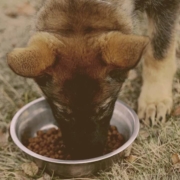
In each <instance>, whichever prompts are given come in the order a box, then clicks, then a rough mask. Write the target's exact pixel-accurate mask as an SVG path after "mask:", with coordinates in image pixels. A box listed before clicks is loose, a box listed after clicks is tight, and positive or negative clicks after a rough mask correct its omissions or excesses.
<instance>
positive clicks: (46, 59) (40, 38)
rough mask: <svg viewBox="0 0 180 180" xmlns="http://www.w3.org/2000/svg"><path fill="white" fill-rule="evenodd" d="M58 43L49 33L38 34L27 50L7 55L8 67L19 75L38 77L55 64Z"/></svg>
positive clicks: (15, 50)
mask: <svg viewBox="0 0 180 180" xmlns="http://www.w3.org/2000/svg"><path fill="white" fill-rule="evenodd" d="M58 43H59V42H58V40H57V39H56V38H55V37H54V36H52V35H50V34H48V33H36V34H35V35H34V36H32V38H31V39H30V41H29V43H28V46H27V47H26V48H16V49H14V50H13V51H12V52H11V53H9V54H8V55H7V62H8V65H9V66H10V68H11V69H12V70H13V71H14V72H15V73H16V74H18V75H21V76H25V77H36V76H38V75H40V74H41V73H43V71H44V70H45V69H46V68H47V67H49V66H51V65H52V64H53V63H54V61H55V56H56V48H57V44H58Z"/></svg>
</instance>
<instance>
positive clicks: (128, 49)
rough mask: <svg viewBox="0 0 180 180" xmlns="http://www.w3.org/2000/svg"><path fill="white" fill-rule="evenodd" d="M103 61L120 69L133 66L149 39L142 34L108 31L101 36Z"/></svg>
mask: <svg viewBox="0 0 180 180" xmlns="http://www.w3.org/2000/svg"><path fill="white" fill-rule="evenodd" d="M100 42H101V49H102V55H103V59H104V61H105V62H106V63H107V64H108V65H113V66H116V67H118V68H122V69H131V68H133V67H134V66H135V65H136V64H137V63H138V62H139V60H140V59H141V56H142V54H143V51H144V49H145V47H146V45H147V44H148V42H149V40H148V38H147V37H144V36H137V35H125V34H122V33H118V32H117V33H108V34H106V35H104V37H101V40H100Z"/></svg>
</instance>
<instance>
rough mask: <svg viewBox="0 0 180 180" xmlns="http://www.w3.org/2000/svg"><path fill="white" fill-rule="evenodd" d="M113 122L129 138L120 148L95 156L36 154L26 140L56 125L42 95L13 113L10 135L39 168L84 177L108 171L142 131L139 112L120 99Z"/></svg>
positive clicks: (65, 175)
mask: <svg viewBox="0 0 180 180" xmlns="http://www.w3.org/2000/svg"><path fill="white" fill-rule="evenodd" d="M111 124H112V125H115V126H116V127H117V128H118V131H119V132H120V133H122V134H123V135H124V137H125V139H126V142H125V144H123V146H121V147H120V148H118V149H117V150H115V151H113V152H111V153H109V154H106V155H103V156H100V157H96V158H92V159H85V160H60V159H52V158H48V157H45V156H42V155H39V154H36V153H34V152H32V151H31V150H29V149H28V148H26V147H25V146H24V145H23V144H24V143H23V142H25V141H27V139H28V138H30V137H33V136H35V135H36V132H37V131H38V130H46V129H49V128H52V127H57V124H56V121H55V119H54V118H53V115H52V112H51V109H50V107H49V105H48V103H47V102H46V100H45V99H44V98H43V97H42V98H39V99H37V100H35V101H33V102H31V103H29V104H27V105H25V106H24V107H23V108H21V109H20V110H19V111H18V112H17V113H16V114H15V116H14V118H13V119H12V122H11V126H10V134H11V137H12V139H13V141H14V143H15V144H16V145H17V146H18V147H19V148H20V149H21V150H22V151H23V152H25V153H26V154H27V155H29V157H30V158H31V159H32V160H33V161H34V162H35V163H36V164H37V165H38V166H39V167H40V168H44V167H46V170H47V171H50V172H54V173H56V174H57V175H60V176H63V177H68V178H70V177H84V176H86V177H87V176H89V175H92V174H95V173H96V172H98V171H99V170H106V169H107V168H109V167H111V165H112V163H114V162H117V161H119V160H120V159H121V156H120V154H121V153H122V152H123V151H124V150H125V149H126V148H127V147H128V146H130V145H131V144H132V142H133V141H134V140H135V138H136V137H137V135H138V132H139V120H138V117H137V115H136V113H135V112H134V111H133V110H132V109H130V108H129V107H128V106H127V105H125V104H124V103H123V102H121V101H117V102H116V105H115V109H114V112H113V116H112V119H111Z"/></svg>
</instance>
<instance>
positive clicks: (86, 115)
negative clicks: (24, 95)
mask: <svg viewBox="0 0 180 180" xmlns="http://www.w3.org/2000/svg"><path fill="white" fill-rule="evenodd" d="M179 4H180V3H179V0H158V1H156V0H91V1H89V0H47V1H46V2H45V3H44V5H43V7H42V8H41V9H40V11H39V12H38V14H37V18H36V22H35V27H36V32H35V33H34V35H33V36H32V37H31V39H30V40H29V43H28V45H27V47H25V48H17V49H14V50H13V51H12V52H11V53H9V54H8V56H7V61H8V64H9V66H10V68H11V69H12V70H13V71H14V72H15V73H16V74H18V75H21V76H24V77H29V78H33V79H34V80H35V82H36V83H37V84H38V85H39V87H40V88H41V89H42V91H43V93H44V95H45V97H46V98H47V101H48V102H49V104H50V106H51V108H52V111H53V114H54V117H55V119H56V120H57V122H58V124H59V126H60V128H61V130H62V134H63V139H64V142H65V144H66V146H67V148H68V149H69V151H70V152H71V154H72V156H74V157H76V158H91V157H94V156H98V155H100V154H101V153H102V151H103V148H104V144H105V142H106V136H107V131H108V126H109V122H110V119H111V116H112V113H113V109H114V104H115V101H116V100H117V97H118V93H119V91H120V88H121V86H122V83H123V82H124V80H125V79H126V77H127V74H128V71H129V70H130V69H132V68H133V67H135V66H136V65H137V63H138V62H139V61H140V59H141V57H142V56H143V59H144V61H143V86H142V90H141V94H140V97H139V100H138V114H139V118H141V119H144V121H145V122H146V121H148V120H149V119H150V120H151V121H152V122H154V120H155V117H156V119H157V120H163V121H164V120H165V116H166V114H168V113H170V112H171V108H172V81H173V76H174V74H175V71H176V63H175V47H176V41H175V39H176V33H175V28H176V25H177V17H178V8H179ZM139 10H140V11H144V12H146V13H147V16H148V22H149V26H148V31H149V37H144V36H138V35H135V34H134V33H133V28H134V25H135V23H136V21H135V18H134V17H135V16H134V15H135V13H136V12H137V11H139Z"/></svg>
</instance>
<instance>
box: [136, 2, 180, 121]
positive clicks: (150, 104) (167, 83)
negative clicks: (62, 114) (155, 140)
mask: <svg viewBox="0 0 180 180" xmlns="http://www.w3.org/2000/svg"><path fill="white" fill-rule="evenodd" d="M140 1H141V2H143V1H142V0H140ZM143 3H144V7H145V10H146V12H147V15H148V20H149V27H148V30H149V37H150V43H149V45H148V46H147V49H146V52H145V55H144V61H143V86H142V89H141V94H140V97H139V100H138V115H139V118H140V119H142V120H144V122H145V123H148V124H149V122H150V124H154V122H155V120H157V121H165V119H166V114H169V113H170V112H171V109H172V104H173V102H172V82H173V77H174V74H175V72H176V61H175V59H176V58H175V49H176V32H175V29H176V25H177V16H178V6H179V2H178V0H171V1H170V0H159V1H155V0H148V1H146V0H145V1H144V2H143Z"/></svg>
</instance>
